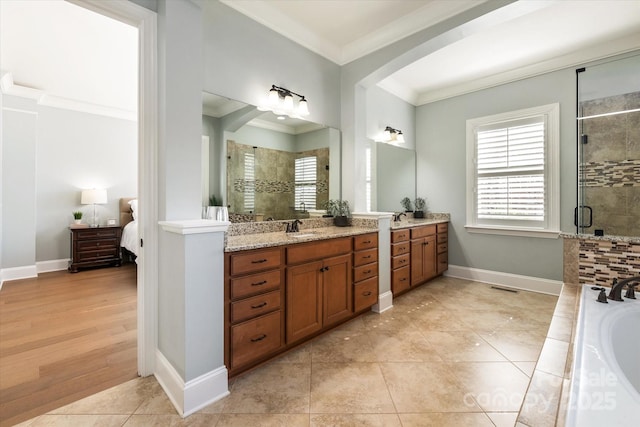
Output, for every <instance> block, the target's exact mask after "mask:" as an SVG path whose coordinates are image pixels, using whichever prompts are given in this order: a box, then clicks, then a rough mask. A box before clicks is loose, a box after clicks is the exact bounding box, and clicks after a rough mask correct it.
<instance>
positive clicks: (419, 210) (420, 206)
mask: <svg viewBox="0 0 640 427" xmlns="http://www.w3.org/2000/svg"><path fill="white" fill-rule="evenodd" d="M413 204H414V205H415V206H416V210H415V211H414V212H413V217H414V218H424V207H425V205H426V202H425V200H424V199H423V198H422V197H416V199H415V200H414V202H413Z"/></svg>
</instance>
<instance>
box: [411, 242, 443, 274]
mask: <svg viewBox="0 0 640 427" xmlns="http://www.w3.org/2000/svg"><path fill="white" fill-rule="evenodd" d="M436 274H437V272H436V236H435V235H434V236H427V237H424V238H421V239H415V240H412V241H411V286H416V285H419V284H421V283H424V282H425V281H426V280H429V279H430V278H432V277H435V276H436Z"/></svg>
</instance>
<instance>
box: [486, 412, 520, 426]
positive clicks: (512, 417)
mask: <svg viewBox="0 0 640 427" xmlns="http://www.w3.org/2000/svg"><path fill="white" fill-rule="evenodd" d="M487 415H488V416H489V418H490V419H491V422H492V423H493V424H494V425H495V426H496V427H513V426H514V425H515V424H516V419H517V418H518V413H517V412H487Z"/></svg>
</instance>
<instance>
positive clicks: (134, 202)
mask: <svg viewBox="0 0 640 427" xmlns="http://www.w3.org/2000/svg"><path fill="white" fill-rule="evenodd" d="M129 206H131V216H133V220H134V221H135V220H137V219H138V199H133V200H131V201H129Z"/></svg>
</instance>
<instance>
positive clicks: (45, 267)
mask: <svg viewBox="0 0 640 427" xmlns="http://www.w3.org/2000/svg"><path fill="white" fill-rule="evenodd" d="M68 267H69V258H66V259H52V260H49V261H39V262H36V269H37V270H38V274H40V273H49V272H51V271H61V270H66V269H67V268H68Z"/></svg>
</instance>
